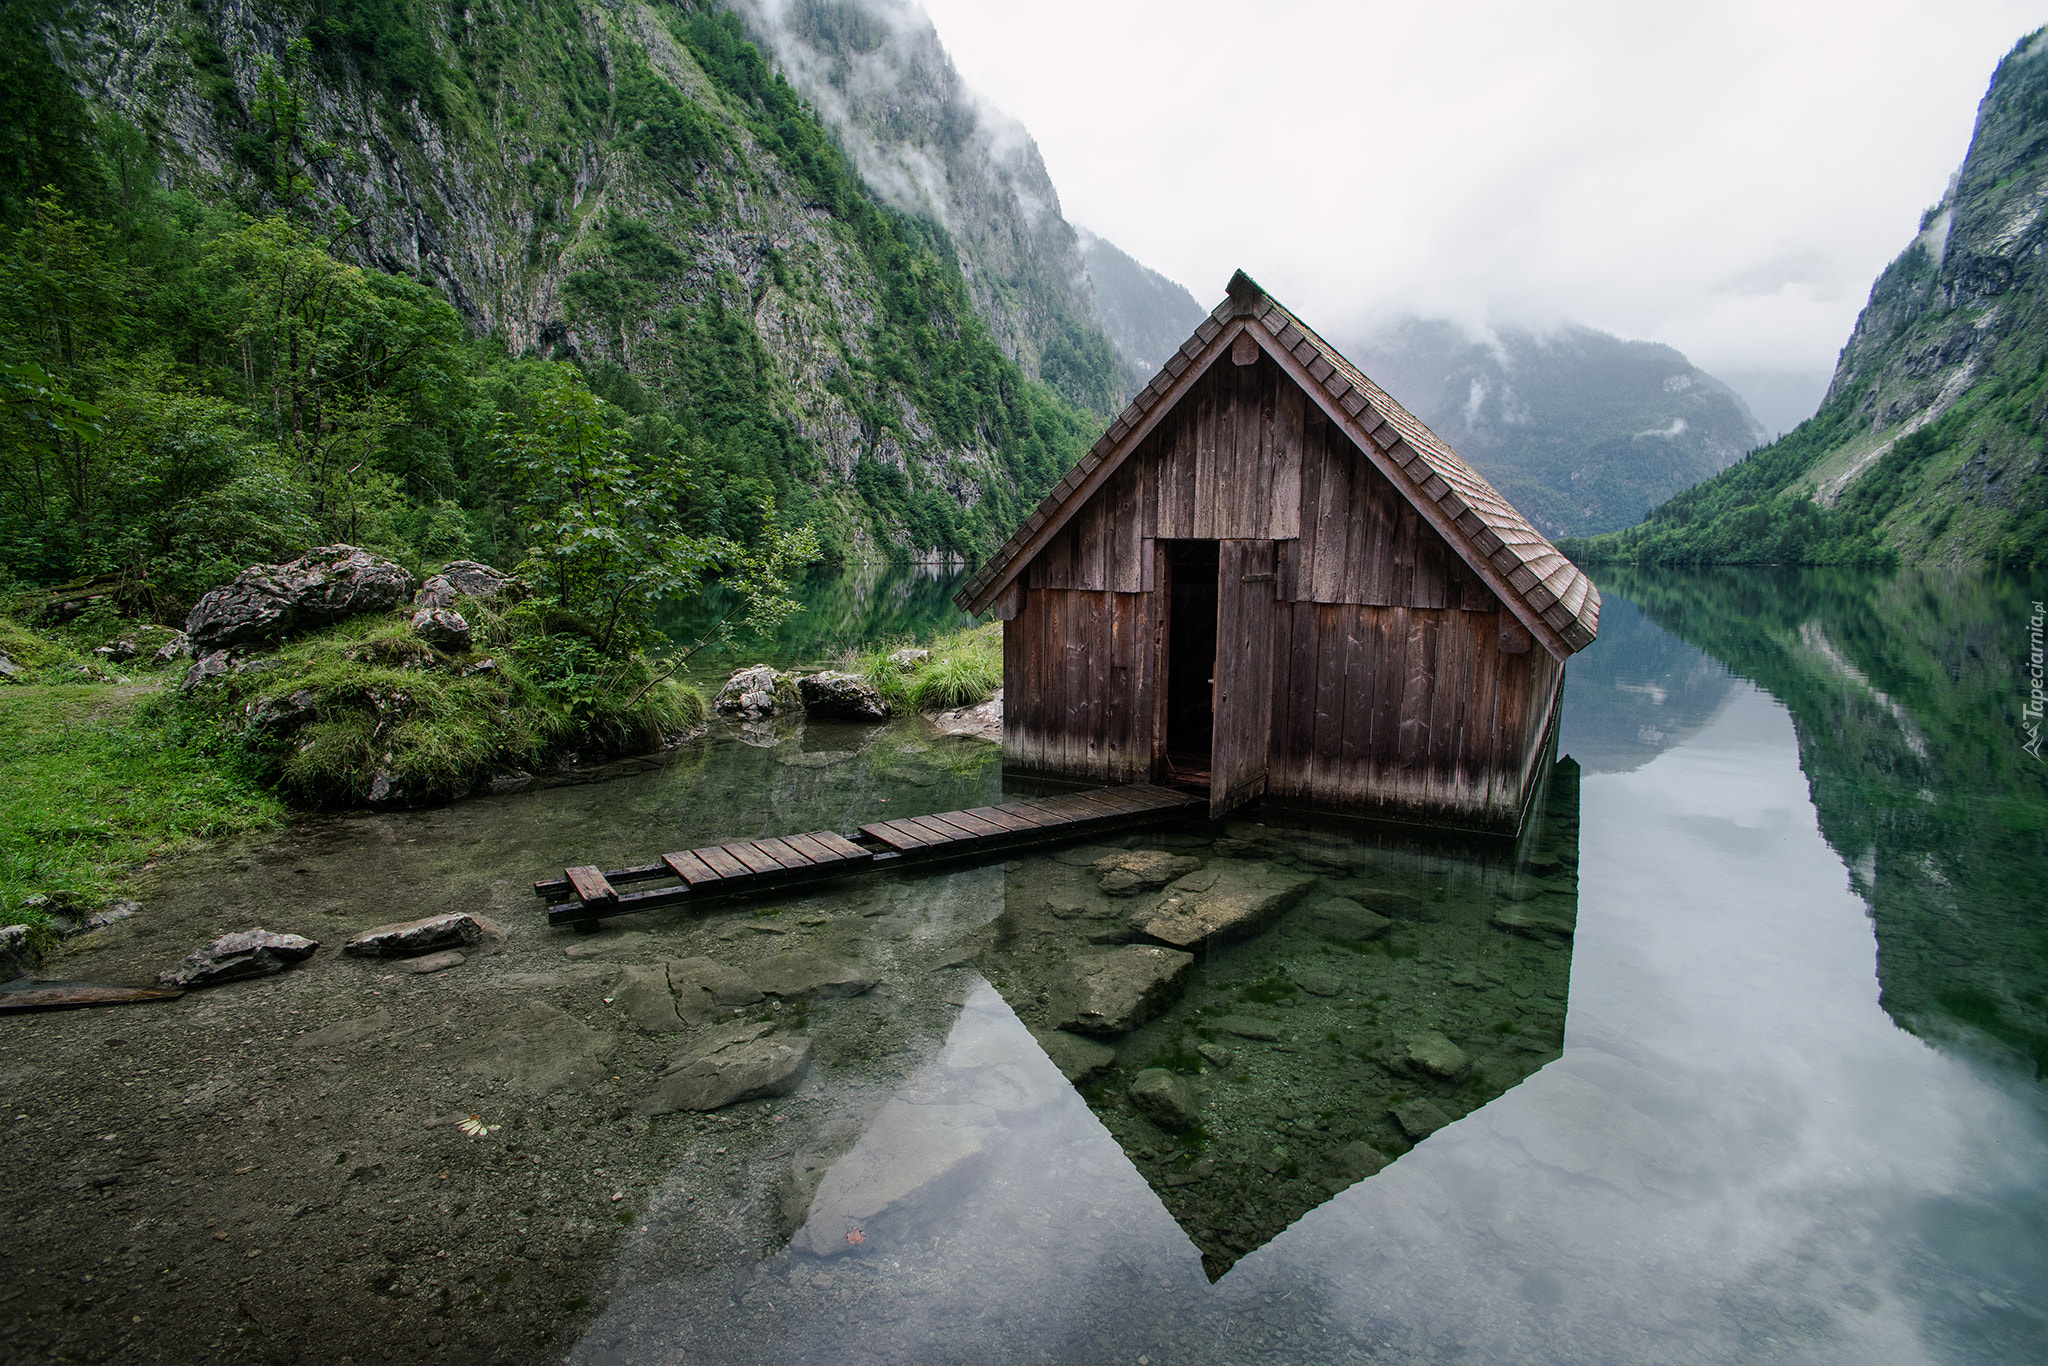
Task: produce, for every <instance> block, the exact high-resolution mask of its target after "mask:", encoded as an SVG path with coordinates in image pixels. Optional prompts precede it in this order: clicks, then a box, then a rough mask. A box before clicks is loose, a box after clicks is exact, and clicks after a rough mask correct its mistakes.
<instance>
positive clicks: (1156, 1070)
mask: <svg viewBox="0 0 2048 1366" xmlns="http://www.w3.org/2000/svg"><path fill="white" fill-rule="evenodd" d="M1125 1094H1127V1095H1128V1096H1129V1097H1130V1098H1131V1105H1132V1106H1133V1107H1134V1108H1135V1109H1136V1110H1137V1112H1138V1113H1139V1114H1141V1115H1143V1116H1144V1117H1145V1118H1147V1119H1149V1120H1151V1121H1152V1122H1153V1123H1154V1124H1157V1125H1158V1126H1159V1127H1160V1128H1162V1129H1165V1130H1167V1131H1168V1132H1169V1133H1184V1132H1186V1131H1187V1130H1189V1129H1193V1128H1195V1127H1197V1126H1198V1125H1200V1124H1201V1122H1202V1106H1201V1101H1200V1100H1199V1099H1198V1098H1197V1097H1196V1095H1195V1088H1194V1087H1192V1086H1190V1085H1189V1084H1188V1079H1187V1078H1186V1077H1183V1076H1181V1075H1180V1074H1179V1073H1178V1072H1171V1071H1168V1070H1167V1069H1166V1068H1164V1067H1148V1068H1146V1069H1145V1070H1144V1071H1142V1072H1140V1073H1138V1075H1137V1076H1135V1077H1133V1078H1131V1085H1130V1089H1129V1091H1127V1092H1126V1093H1125Z"/></svg>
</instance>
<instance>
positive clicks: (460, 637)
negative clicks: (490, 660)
mask: <svg viewBox="0 0 2048 1366" xmlns="http://www.w3.org/2000/svg"><path fill="white" fill-rule="evenodd" d="M412 633H413V634H414V635H416V636H418V637H419V638H420V639H421V640H424V641H425V642H427V644H429V645H432V646H433V647H434V648H436V649H439V650H467V649H469V647H470V638H469V620H468V619H467V618H466V617H464V616H463V615H462V613H460V612H453V611H450V610H449V609H448V608H446V607H422V608H420V610H419V611H417V612H414V613H413V614H412Z"/></svg>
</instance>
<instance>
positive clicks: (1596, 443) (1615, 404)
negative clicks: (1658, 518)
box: [1344, 318, 1764, 538]
mask: <svg viewBox="0 0 2048 1366" xmlns="http://www.w3.org/2000/svg"><path fill="white" fill-rule="evenodd" d="M1344 351H1345V354H1347V355H1349V356H1350V357H1351V358H1352V359H1353V360H1355V361H1356V362H1357V363H1358V365H1359V367H1360V368H1361V369H1363V370H1364V371H1365V373H1367V374H1368V375H1371V376H1372V377H1373V379H1374V380H1376V381H1377V382H1378V383H1379V384H1380V386H1381V387H1382V388H1384V389H1386V390H1387V392H1388V393H1390V394H1392V395H1393V396H1394V398H1395V399H1396V400H1398V401H1399V402H1400V403H1401V404H1402V405H1403V406H1405V407H1407V408H1408V409H1409V410H1410V411H1412V412H1413V413H1414V414H1415V415H1416V416H1417V417H1419V418H1421V419H1422V420H1423V421H1424V422H1426V423H1428V424H1429V427H1430V429H1431V430H1433V431H1434V432H1436V433H1437V435H1439V436H1441V437H1443V438H1444V440H1445V441H1447V442H1449V443H1450V446H1451V448H1452V449H1453V450H1455V451H1457V452H1458V454H1459V455H1461V456H1463V457H1464V458H1465V459H1466V460H1468V461H1470V462H1471V463H1472V465H1473V466H1474V467H1475V468H1477V469H1478V470H1479V471H1480V472H1481V473H1482V474H1484V475H1485V476H1486V477H1487V478H1488V479H1489V480H1491V481H1492V482H1493V483H1494V484H1495V485H1496V486H1497V487H1498V488H1499V489H1500V491H1501V492H1502V493H1504V494H1506V495H1507V496H1508V499H1509V500H1510V501H1511V502H1513V503H1514V505H1515V506H1516V507H1518V508H1520V509H1521V510H1522V512H1523V513H1524V514H1525V515H1526V516H1528V518H1529V519H1530V521H1532V522H1534V523H1535V524H1536V526H1537V527H1538V528H1539V529H1540V530H1541V531H1543V533H1544V534H1545V535H1547V536H1551V537H1553V538H1554V537H1559V536H1586V535H1593V534H1597V533H1599V532H1602V531H1612V530H1614V529H1616V528H1619V527H1625V526H1629V525H1631V524H1633V523H1635V522H1637V521H1639V520H1641V518H1642V516H1643V514H1644V513H1646V512H1648V511H1649V510H1650V509H1651V508H1652V507H1654V506H1655V505H1656V504H1658V503H1659V502H1662V501H1663V500H1664V499H1666V498H1668V497H1670V496H1671V495H1672V494H1674V493H1676V492H1678V491H1679V490H1680V489H1683V488H1687V487H1689V486H1691V485H1693V484H1696V483H1698V482H1699V481H1700V480H1702V479H1705V478H1707V477H1708V476H1709V475H1712V474H1715V473H1717V472H1719V471H1720V470H1723V469H1726V468H1727V467H1728V466H1729V465H1730V464H1731V463H1733V462H1734V461H1735V460H1737V459H1738V458H1739V457H1740V456H1741V455H1742V453H1743V452H1744V451H1746V450H1748V449H1750V448H1751V447H1753V446H1755V445H1757V444H1759V443H1760V442H1761V441H1762V440H1763V439H1764V432H1763V429H1762V428H1761V427H1760V426H1758V424H1757V421H1756V419H1755V418H1754V417H1752V416H1751V415H1750V412H1749V409H1748V407H1747V406H1746V405H1745V404H1744V403H1743V401H1742V400H1741V398H1739V397H1738V396H1737V395H1736V394H1735V392H1734V391H1733V390H1732V389H1730V388H1729V387H1728V386H1727V385H1725V384H1723V383H1721V381H1719V380H1717V379H1715V378H1714V377H1713V376H1712V375H1709V374H1708V373H1706V372H1705V371H1704V370H1701V369H1700V368H1699V367H1698V366H1695V365H1694V364H1692V362H1690V361H1688V360H1687V359H1686V358H1685V357H1684V356H1683V355H1681V354H1680V353H1679V352H1677V351H1675V350H1673V349H1672V348H1670V347H1668V346H1659V345H1656V344H1654V343H1651V342H1631V341H1623V340H1622V339H1621V338H1619V337H1614V336H1610V335H1608V334H1607V333H1605V332H1599V331H1596V330H1594V329H1592V328H1589V327H1575V326H1568V327H1565V328H1562V329H1560V330H1558V331H1555V332H1550V333H1536V332H1530V331H1524V330H1520V329H1514V328H1505V329H1501V330H1498V331H1496V332H1494V333H1492V334H1491V335H1489V336H1487V337H1483V338H1481V337H1475V336H1473V335H1471V334H1470V333H1468V332H1466V331H1465V330H1464V329H1463V328H1461V327H1459V326H1458V325H1457V324H1455V323H1451V322H1447V321H1444V320H1442V319H1429V318H1405V319H1401V320H1399V321H1396V322H1394V323H1392V324H1390V325H1389V326H1386V327H1384V328H1382V329H1381V330H1380V331H1378V332H1377V333H1375V334H1372V335H1370V336H1366V337H1363V338H1359V339H1356V340H1354V341H1352V342H1351V344H1350V345H1348V346H1346V347H1344Z"/></svg>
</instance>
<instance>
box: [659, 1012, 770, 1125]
mask: <svg viewBox="0 0 2048 1366" xmlns="http://www.w3.org/2000/svg"><path fill="white" fill-rule="evenodd" d="M773 1028H774V1026H773V1025H768V1024H747V1025H735V1026H733V1027H731V1028H729V1029H721V1030H719V1031H718V1032H717V1033H715V1034H713V1035H712V1036H711V1037H710V1038H708V1039H706V1040H704V1041H703V1042H702V1043H699V1044H698V1045H696V1046H695V1047H694V1048H691V1049H690V1050H689V1051H688V1052H686V1053H684V1054H683V1055H682V1056H681V1057H679V1058H677V1059H676V1060H675V1061H673V1062H671V1063H670V1064H669V1065H668V1067H667V1068H665V1069H664V1070H663V1071H662V1074H661V1080H660V1081H659V1082H658V1083H656V1085H655V1088H654V1090H653V1091H652V1092H651V1093H650V1094H649V1095H647V1096H646V1097H645V1098H644V1099H642V1100H641V1102H640V1104H639V1106H638V1107H637V1108H638V1109H639V1111H640V1113H641V1114H643V1115H668V1114H674V1113H675V1112H676V1111H678V1110H696V1111H700V1112H701V1111H706V1110H720V1109H723V1108H724V1107H726V1106H728V1105H737V1104H738V1103H739V1102H740V1101H743V1100H760V1099H762V1098H764V1097H767V1096H786V1095H788V1094H789V1093H790V1092H791V1091H794V1090H795V1089H796V1086H797V1083H798V1082H800V1081H802V1080H803V1074H804V1070H805V1069H806V1068H808V1067H809V1066H810V1062H811V1041H810V1039H808V1038H807V1037H805V1036H804V1035H802V1034H773V1033H771V1032H770V1031H771V1030H772V1029H773Z"/></svg>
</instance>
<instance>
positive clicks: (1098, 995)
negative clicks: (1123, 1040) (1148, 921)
mask: <svg viewBox="0 0 2048 1366" xmlns="http://www.w3.org/2000/svg"><path fill="white" fill-rule="evenodd" d="M1194 963H1195V956H1194V955H1193V954H1191V953H1182V952H1180V951H1178V950H1176V949H1163V948H1159V947H1158V946H1156V945H1152V944H1131V945H1127V946H1125V947H1123V948H1118V949H1112V950H1110V951H1109V952H1107V953H1094V954H1087V955H1084V956H1082V957H1079V958H1076V959H1074V960H1073V961H1072V962H1070V963H1069V964H1068V965H1067V970H1066V979H1065V981H1064V982H1062V983H1061V987H1062V991H1061V995H1062V997H1063V999H1064V1002H1065V1005H1066V1009H1065V1011H1064V1018H1062V1019H1061V1020H1060V1022H1059V1027H1060V1028H1062V1029H1071V1030H1074V1031H1076V1032H1077V1033H1081V1034H1122V1033H1124V1032H1126V1031H1127V1030H1132V1029H1136V1028H1137V1027H1138V1026H1139V1025H1141V1024H1143V1023H1145V1021H1147V1020H1149V1019H1151V1018H1152V1017H1153V1016H1154V1015H1157V1014H1158V1013H1159V1012H1160V1011H1162V1010H1164V1009H1166V1007H1167V1006H1168V1005H1169V1004H1170V1003H1171V1002H1172V1001H1173V999H1174V998H1175V997H1176V996H1178V995H1180V990H1181V987H1182V985H1183V983H1184V982H1185V981H1186V979H1187V975H1188V969H1190V968H1191V967H1193V966H1194Z"/></svg>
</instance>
